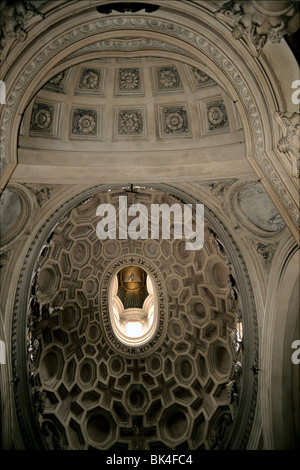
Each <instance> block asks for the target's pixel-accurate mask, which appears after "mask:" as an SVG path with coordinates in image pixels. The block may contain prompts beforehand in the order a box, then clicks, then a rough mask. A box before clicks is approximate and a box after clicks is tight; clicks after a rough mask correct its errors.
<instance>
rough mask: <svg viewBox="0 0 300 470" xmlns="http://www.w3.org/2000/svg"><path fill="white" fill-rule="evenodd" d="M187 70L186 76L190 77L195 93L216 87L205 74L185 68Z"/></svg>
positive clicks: (194, 69)
mask: <svg viewBox="0 0 300 470" xmlns="http://www.w3.org/2000/svg"><path fill="white" fill-rule="evenodd" d="M186 69H187V70H188V75H189V76H190V79H191V82H192V90H193V91H196V90H199V89H201V88H204V87H208V86H216V85H217V84H216V82H215V81H214V80H212V79H211V78H210V77H209V76H208V75H207V74H206V73H204V72H203V71H202V70H200V69H198V68H197V67H189V66H186Z"/></svg>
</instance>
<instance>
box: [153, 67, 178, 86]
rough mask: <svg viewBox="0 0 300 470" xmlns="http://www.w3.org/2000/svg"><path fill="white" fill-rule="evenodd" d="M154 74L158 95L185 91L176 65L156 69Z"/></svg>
mask: <svg viewBox="0 0 300 470" xmlns="http://www.w3.org/2000/svg"><path fill="white" fill-rule="evenodd" d="M152 72H153V80H154V89H155V91H156V93H170V92H178V91H183V86H182V82H181V78H180V75H179V72H178V69H177V67H176V66H175V65H170V66H165V67H154V68H153V69H152Z"/></svg>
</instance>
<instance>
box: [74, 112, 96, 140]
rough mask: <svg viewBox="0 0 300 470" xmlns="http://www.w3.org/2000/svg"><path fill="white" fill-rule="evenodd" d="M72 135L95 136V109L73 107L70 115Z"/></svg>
mask: <svg viewBox="0 0 300 470" xmlns="http://www.w3.org/2000/svg"><path fill="white" fill-rule="evenodd" d="M72 135H75V136H76V135H77V136H96V135H97V111H95V110H92V109H83V108H75V109H74V110H73V117H72Z"/></svg>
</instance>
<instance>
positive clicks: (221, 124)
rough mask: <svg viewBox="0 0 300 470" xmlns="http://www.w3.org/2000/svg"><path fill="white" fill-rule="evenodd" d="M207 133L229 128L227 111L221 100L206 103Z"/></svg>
mask: <svg viewBox="0 0 300 470" xmlns="http://www.w3.org/2000/svg"><path fill="white" fill-rule="evenodd" d="M206 109H207V119H208V129H209V131H216V130H224V129H228V128H229V121H228V117H227V111H226V108H225V104H224V101H223V100H217V101H211V102H209V103H206Z"/></svg>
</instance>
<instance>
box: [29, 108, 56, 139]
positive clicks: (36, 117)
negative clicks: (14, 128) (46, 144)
mask: <svg viewBox="0 0 300 470" xmlns="http://www.w3.org/2000/svg"><path fill="white" fill-rule="evenodd" d="M53 114H54V105H49V104H47V103H35V104H34V106H33V110H32V115H31V122H30V131H31V132H32V131H33V132H41V133H44V134H45V133H47V134H48V133H50V134H51V133H52V132H53Z"/></svg>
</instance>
